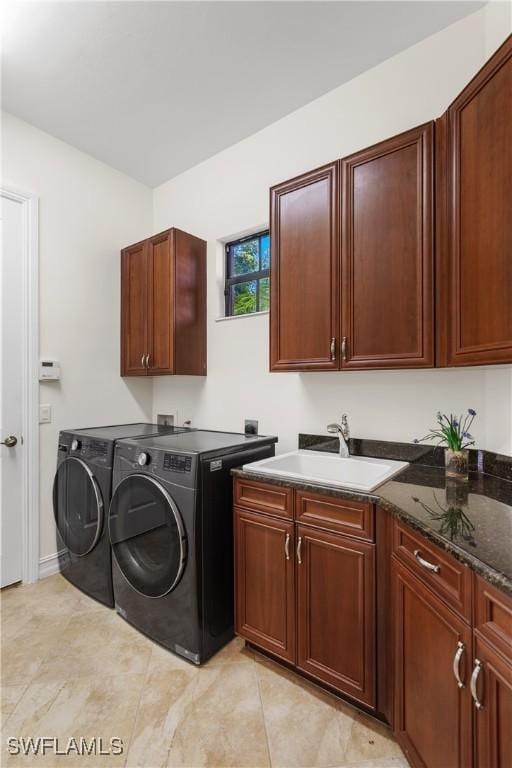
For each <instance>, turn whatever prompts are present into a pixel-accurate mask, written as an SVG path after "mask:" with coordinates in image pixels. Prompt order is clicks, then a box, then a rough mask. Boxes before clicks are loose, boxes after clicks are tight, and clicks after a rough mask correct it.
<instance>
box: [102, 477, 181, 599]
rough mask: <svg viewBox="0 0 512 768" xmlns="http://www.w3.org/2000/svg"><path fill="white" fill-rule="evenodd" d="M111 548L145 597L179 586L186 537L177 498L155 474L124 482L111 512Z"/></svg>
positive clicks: (131, 478)
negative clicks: (171, 494)
mask: <svg viewBox="0 0 512 768" xmlns="http://www.w3.org/2000/svg"><path fill="white" fill-rule="evenodd" d="M109 533H110V542H111V544H112V552H113V553H114V557H115V559H116V562H117V564H118V566H119V568H120V570H121V573H122V574H123V576H124V577H125V579H126V580H127V582H128V583H129V584H130V585H131V586H132V587H133V588H134V589H135V590H137V592H140V593H141V594H142V595H144V596H145V597H163V596H164V595H166V594H168V593H169V592H171V590H173V589H174V587H176V585H177V584H178V582H179V580H180V578H181V575H182V573H183V569H184V568H185V561H186V537H185V529H184V527H183V523H182V520H181V516H180V513H179V510H178V507H177V506H176V504H175V502H174V500H173V499H172V497H171V496H170V494H169V493H168V492H167V491H166V490H165V488H164V487H163V486H162V485H161V484H160V483H159V482H157V481H156V480H154V479H153V478H152V477H149V476H148V475H143V474H139V473H135V474H133V475H129V476H128V477H125V478H124V480H121V482H120V483H119V485H118V486H117V488H116V490H115V491H114V493H113V494H112V500H111V502H110V511H109Z"/></svg>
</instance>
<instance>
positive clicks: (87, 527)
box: [53, 456, 103, 557]
mask: <svg viewBox="0 0 512 768" xmlns="http://www.w3.org/2000/svg"><path fill="white" fill-rule="evenodd" d="M53 513H54V515H55V524H56V526H57V530H58V531H59V533H60V535H61V538H62V540H63V542H64V544H65V545H66V547H67V548H68V549H69V551H70V552H72V553H73V554H74V555H77V556H79V557H83V555H87V554H88V553H89V552H90V551H91V550H92V549H93V548H94V546H95V545H96V542H97V541H98V539H99V537H100V534H101V530H102V527H103V499H102V496H101V491H100V488H99V485H98V482H97V480H96V478H95V477H94V475H93V473H92V471H91V470H90V468H89V467H88V466H87V464H86V463H85V462H84V461H82V459H78V458H76V457H74V456H70V457H69V458H68V459H64V461H63V462H62V463H61V464H59V466H58V468H57V472H56V474H55V480H54V481H53Z"/></svg>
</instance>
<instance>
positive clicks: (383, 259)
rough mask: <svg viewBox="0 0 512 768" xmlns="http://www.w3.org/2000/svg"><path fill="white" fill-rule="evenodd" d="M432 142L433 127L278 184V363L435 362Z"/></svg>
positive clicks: (334, 366)
mask: <svg viewBox="0 0 512 768" xmlns="http://www.w3.org/2000/svg"><path fill="white" fill-rule="evenodd" d="M433 143H434V124H433V123H428V124H427V125H423V126H420V127H419V128H415V129H413V130H411V131H408V132H407V133H404V134H401V135H400V136H396V137H394V138H392V139H389V140H388V141H385V142H382V143H381V144H378V145H376V146H374V147H371V148H370V149H366V150H364V151H363V152H359V153H357V154H355V155H352V156H351V157H348V158H345V159H344V160H342V161H341V164H340V163H332V164H331V165H327V166H324V167H323V168H320V169H318V170H316V171H313V172H311V173H308V174H305V175H304V176H300V177H298V178H296V179H293V180H292V181H290V182H286V183H284V184H280V185H278V186H276V187H273V188H272V189H271V208H270V229H271V244H272V245H271V250H272V262H271V269H272V273H271V274H272V279H271V302H270V329H271V330H270V368H271V370H273V371H285V370H287V371H290V370H301V371H306V370H339V369H340V368H341V369H344V368H413V367H428V366H432V365H433V364H434V329H433V314H434V299H433V261H434V259H433V199H432V196H433ZM340 176H341V178H340ZM340 191H341V201H342V205H341V207H340ZM340 225H341V232H342V243H343V245H342V247H340V237H339V233H340Z"/></svg>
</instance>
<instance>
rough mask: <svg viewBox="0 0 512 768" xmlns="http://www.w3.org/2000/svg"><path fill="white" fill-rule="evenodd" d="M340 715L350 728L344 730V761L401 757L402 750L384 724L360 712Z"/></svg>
mask: <svg viewBox="0 0 512 768" xmlns="http://www.w3.org/2000/svg"><path fill="white" fill-rule="evenodd" d="M341 717H342V718H343V719H344V720H345V721H346V722H350V723H351V725H350V728H348V729H347V730H346V733H347V739H346V741H345V744H344V754H345V757H344V759H345V762H347V763H350V762H356V761H358V760H359V761H363V760H376V759H377V760H384V759H385V758H391V757H398V758H402V757H403V753H402V750H401V749H400V747H399V746H398V744H397V743H396V741H395V740H394V738H393V736H392V735H391V731H390V730H389V729H388V728H386V726H384V725H381V724H380V723H378V722H376V721H375V720H373V719H372V718H370V717H368V716H367V715H363V714H361V713H360V712H358V713H356V716H355V717H352V716H350V717H349V716H348V715H347V714H345V713H342V714H341Z"/></svg>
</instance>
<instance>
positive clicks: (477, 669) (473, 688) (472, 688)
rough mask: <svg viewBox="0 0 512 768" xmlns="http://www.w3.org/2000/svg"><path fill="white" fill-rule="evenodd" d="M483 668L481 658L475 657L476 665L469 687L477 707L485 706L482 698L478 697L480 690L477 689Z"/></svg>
mask: <svg viewBox="0 0 512 768" xmlns="http://www.w3.org/2000/svg"><path fill="white" fill-rule="evenodd" d="M481 670H482V662H481V661H480V659H475V666H474V667H473V674H472V675H471V681H470V683H469V688H470V691H471V695H472V697H473V701H474V702H475V707H476V708H477V709H482V707H483V706H484V705H483V704H482V702H481V701H480V699H479V698H478V692H477V689H476V686H477V684H478V678H479V676H480V672H481Z"/></svg>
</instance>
